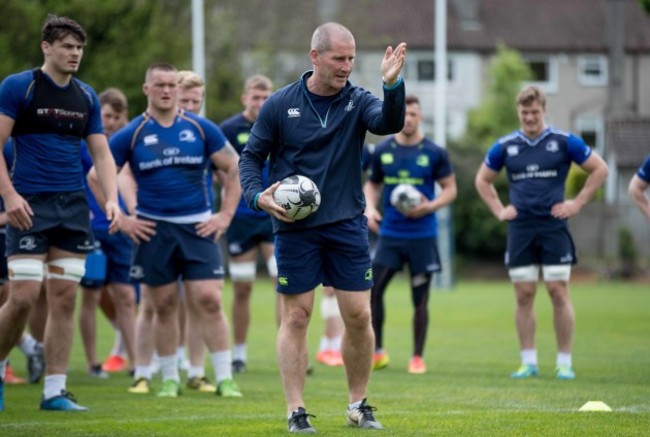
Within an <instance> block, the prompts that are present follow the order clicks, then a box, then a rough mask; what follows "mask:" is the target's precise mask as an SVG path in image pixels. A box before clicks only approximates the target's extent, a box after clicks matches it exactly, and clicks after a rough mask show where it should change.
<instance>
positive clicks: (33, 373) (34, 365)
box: [27, 343, 45, 384]
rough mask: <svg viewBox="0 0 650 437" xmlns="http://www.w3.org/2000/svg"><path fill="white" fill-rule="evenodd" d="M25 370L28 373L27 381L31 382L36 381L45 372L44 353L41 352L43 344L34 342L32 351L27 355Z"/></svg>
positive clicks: (34, 382)
mask: <svg viewBox="0 0 650 437" xmlns="http://www.w3.org/2000/svg"><path fill="white" fill-rule="evenodd" d="M27 372H28V373H29V382H30V383H32V384H36V383H38V381H40V379H41V376H43V373H44V372H45V354H44V353H43V345H41V344H38V343H37V344H36V346H34V353H33V354H32V355H29V356H28V357H27Z"/></svg>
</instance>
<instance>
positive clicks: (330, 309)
mask: <svg viewBox="0 0 650 437" xmlns="http://www.w3.org/2000/svg"><path fill="white" fill-rule="evenodd" d="M320 315H321V317H322V318H323V320H327V319H329V318H332V317H340V316H341V312H340V311H339V303H338V301H337V300H336V296H323V298H322V299H321V301H320Z"/></svg>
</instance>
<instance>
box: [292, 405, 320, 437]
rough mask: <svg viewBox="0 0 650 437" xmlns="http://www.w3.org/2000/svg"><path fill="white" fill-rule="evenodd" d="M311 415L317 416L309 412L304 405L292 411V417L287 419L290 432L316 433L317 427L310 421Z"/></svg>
mask: <svg viewBox="0 0 650 437" xmlns="http://www.w3.org/2000/svg"><path fill="white" fill-rule="evenodd" d="M310 417H314V418H315V417H316V416H314V415H313V414H308V413H307V411H305V409H304V408H303V407H298V409H297V410H295V411H294V412H293V413H291V417H289V420H288V421H287V422H288V429H289V432H292V433H296V434H316V429H315V428H314V427H313V426H311V423H309V418H310Z"/></svg>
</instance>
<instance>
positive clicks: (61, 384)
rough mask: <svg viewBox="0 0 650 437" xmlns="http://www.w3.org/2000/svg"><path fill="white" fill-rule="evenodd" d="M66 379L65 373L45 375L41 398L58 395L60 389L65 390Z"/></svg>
mask: <svg viewBox="0 0 650 437" xmlns="http://www.w3.org/2000/svg"><path fill="white" fill-rule="evenodd" d="M66 379H67V377H66V375H47V376H46V377H45V387H44V388H43V399H51V398H53V397H54V396H60V395H61V391H62V390H65V383H66Z"/></svg>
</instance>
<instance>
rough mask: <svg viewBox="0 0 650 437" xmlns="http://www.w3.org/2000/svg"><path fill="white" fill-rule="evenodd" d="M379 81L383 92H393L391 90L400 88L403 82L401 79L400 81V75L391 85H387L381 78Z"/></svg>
mask: <svg viewBox="0 0 650 437" xmlns="http://www.w3.org/2000/svg"><path fill="white" fill-rule="evenodd" d="M381 81H382V82H383V83H384V89H385V90H393V89H395V88H397V87H398V86H400V84H401V83H402V82H403V79H402V76H401V75H399V76H397V80H396V81H395V83H394V84H392V85H387V84H386V79H384V78H383V77H382V78H381Z"/></svg>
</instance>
